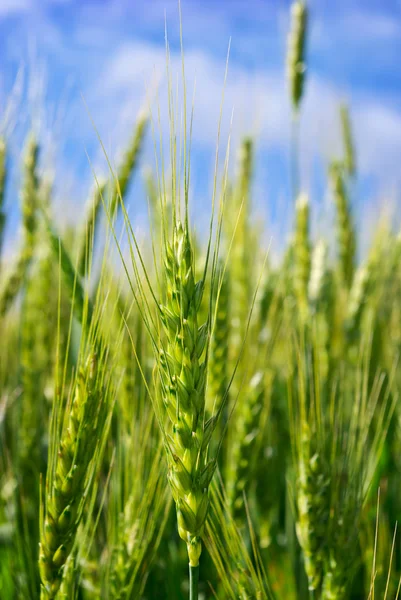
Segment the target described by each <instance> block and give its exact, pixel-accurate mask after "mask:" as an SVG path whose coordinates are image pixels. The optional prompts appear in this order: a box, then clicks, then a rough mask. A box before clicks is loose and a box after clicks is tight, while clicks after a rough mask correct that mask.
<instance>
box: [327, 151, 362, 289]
mask: <svg viewBox="0 0 401 600" xmlns="http://www.w3.org/2000/svg"><path fill="white" fill-rule="evenodd" d="M330 179H331V184H332V189H333V197H334V202H335V205H336V212H337V245H338V261H339V271H340V276H341V278H342V281H343V284H344V285H345V286H346V287H347V288H348V289H349V288H350V286H351V283H352V279H353V276H354V269H355V251H356V241H355V230H354V224H353V219H352V214H351V207H350V202H349V199H348V194H347V189H346V185H345V180H344V173H343V170H342V168H341V165H340V164H339V163H336V162H333V163H332V164H331V166H330Z"/></svg>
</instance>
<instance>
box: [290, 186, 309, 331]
mask: <svg viewBox="0 0 401 600" xmlns="http://www.w3.org/2000/svg"><path fill="white" fill-rule="evenodd" d="M295 219H296V220H295V232H294V288H295V294H296V297H297V302H298V309H299V314H300V317H301V320H302V321H303V322H304V321H305V319H306V317H307V314H308V282H309V276H310V267H311V250H310V241H309V202H308V198H307V196H306V195H304V194H302V195H301V196H299V198H298V200H297V204H296V215H295Z"/></svg>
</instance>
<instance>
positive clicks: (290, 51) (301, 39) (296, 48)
mask: <svg viewBox="0 0 401 600" xmlns="http://www.w3.org/2000/svg"><path fill="white" fill-rule="evenodd" d="M307 24H308V9H307V6H306V2H303V1H302V0H297V1H296V2H294V3H293V4H292V7H291V29H290V33H289V35H288V48H287V77H288V81H289V85H290V98H291V102H292V106H293V109H294V112H295V113H297V112H298V110H299V105H300V102H301V99H302V95H303V91H304V84H305V71H306V65H305V43H306V34H307Z"/></svg>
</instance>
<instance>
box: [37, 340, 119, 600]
mask: <svg viewBox="0 0 401 600" xmlns="http://www.w3.org/2000/svg"><path fill="white" fill-rule="evenodd" d="M109 401H110V389H109V388H108V386H107V384H106V381H105V372H104V357H103V356H101V357H99V355H98V353H95V352H94V351H91V352H89V353H88V356H87V359H86V362H85V364H84V365H82V366H81V368H80V370H79V374H78V377H77V380H76V383H75V390H74V396H73V399H72V402H71V404H70V406H69V407H67V410H66V413H65V420H64V423H63V425H62V428H61V431H60V432H59V433H58V434H57V429H56V428H55V427H56V426H57V424H53V427H54V428H53V436H52V440H51V441H52V445H51V447H50V453H51V454H50V460H49V467H48V473H47V478H46V496H45V499H46V501H45V506H44V511H43V516H42V519H41V534H40V552H39V571H40V577H41V581H42V588H41V598H42V599H43V600H45V599H46V600H47V599H49V600H50V599H52V598H55V597H56V595H57V592H58V590H59V588H60V585H61V583H62V580H63V573H64V567H65V564H66V562H67V559H68V557H69V555H70V553H71V551H72V548H73V546H74V543H75V540H76V535H77V529H78V526H79V524H80V521H81V519H82V514H83V510H84V507H85V504H86V501H87V499H88V496H89V495H90V492H91V486H92V483H93V476H94V473H95V471H96V468H97V464H98V460H99V455H100V448H101V445H102V442H103V440H104V437H105V432H106V427H107V423H108V414H109V408H108V407H109V406H110V405H109Z"/></svg>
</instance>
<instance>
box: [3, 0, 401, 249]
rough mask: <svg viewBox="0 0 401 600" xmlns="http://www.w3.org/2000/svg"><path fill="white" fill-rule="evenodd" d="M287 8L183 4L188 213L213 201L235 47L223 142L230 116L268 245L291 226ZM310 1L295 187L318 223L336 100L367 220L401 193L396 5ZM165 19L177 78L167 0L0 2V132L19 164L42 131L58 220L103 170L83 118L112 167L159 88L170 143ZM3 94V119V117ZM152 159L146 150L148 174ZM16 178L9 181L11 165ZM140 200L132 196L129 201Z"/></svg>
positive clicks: (203, 0)
mask: <svg viewBox="0 0 401 600" xmlns="http://www.w3.org/2000/svg"><path fill="white" fill-rule="evenodd" d="M289 5H290V2H289V1H287V0H182V13H183V27H184V45H185V57H186V71H187V78H188V89H190V90H192V88H193V84H194V80H195V77H196V97H195V125H194V141H193V149H194V154H193V164H194V169H193V179H192V193H193V196H194V198H195V203H196V206H197V216H198V218H199V219H200V220H202V218H203V216H204V215H206V212H207V211H205V210H204V206H205V205H207V206H208V203H209V199H210V189H211V178H212V174H213V160H214V148H215V142H216V132H217V123H218V115H219V109H220V101H221V96H222V89H223V79H224V70H225V62H226V56H227V48H228V44H229V40H230V39H231V52H230V60H229V74H228V80H227V84H226V92H225V102H224V112H223V127H222V145H223V146H224V144H225V142H226V139H227V136H228V133H229V131H230V123H231V118H232V114H233V122H232V126H231V128H232V148H233V150H232V158H231V164H232V166H233V167H234V165H235V148H236V146H237V145H238V142H239V140H240V138H241V135H243V134H248V133H251V134H253V135H255V139H256V144H257V155H256V156H257V159H256V174H257V175H256V178H255V185H254V192H255V204H256V208H255V210H256V212H257V213H258V214H260V216H261V217H263V219H265V221H266V222H267V224H268V228H269V232H270V235H272V236H273V240H274V238H276V240H279V238H280V237H281V236H282V234H283V231H284V230H285V228H286V227H287V225H288V222H289V220H290V218H291V217H290V211H289V210H288V207H289V205H290V200H289V183H288V179H289V169H288V159H289V134H290V125H289V110H290V109H289V103H288V98H287V96H288V94H287V87H286V81H285V49H286V35H287V32H288V27H289ZM309 5H310V12H311V19H310V35H309V41H308V84H307V88H306V95H305V99H304V106H303V114H302V124H301V143H302V156H301V173H302V184H303V187H304V188H305V189H306V190H307V191H308V192H309V193H310V195H311V197H312V199H313V202H314V206H315V220H316V223H317V224H319V219H322V218H323V217H322V215H324V214H325V213H326V212H327V210H328V201H327V196H328V195H327V185H326V180H325V166H326V164H327V161H328V160H329V159H330V158H331V157H333V156H336V155H337V154H338V153H339V152H341V143H340V136H339V127H338V114H337V107H338V103H339V102H340V101H342V100H345V101H347V102H349V104H350V107H351V112H352V116H353V123H354V129H355V137H356V147H357V151H358V174H359V177H358V183H357V184H356V185H355V189H354V190H353V192H354V203H355V209H356V210H359V211H361V210H363V211H364V212H369V214H370V215H371V216H372V217H371V220H374V217H375V215H376V214H377V210H376V208H375V207H378V206H382V205H383V204H384V203H385V202H393V203H394V202H396V201H397V199H398V198H399V197H398V189H399V186H400V184H401V177H400V173H401V169H400V157H401V61H400V56H401V0H336V2H333V1H332V0H311V1H310V2H309ZM165 16H166V18H167V26H168V37H169V41H170V45H171V51H172V71H173V73H175V74H176V73H178V72H179V68H180V66H179V65H180V60H179V56H180V54H179V20H178V3H177V1H176V0H140V1H139V0H0V126H1V127H2V128H4V129H5V132H6V135H7V136H8V137H9V138H10V141H11V146H12V156H13V158H14V162H15V163H16V164H17V163H19V162H20V159H21V142H22V140H23V138H24V136H25V134H26V131H27V129H28V128H29V126H30V124H31V123H33V124H34V126H35V127H36V128H37V129H38V130H39V131H40V135H41V138H42V139H43V141H44V164H45V165H46V166H49V165H52V168H53V169H54V171H55V175H56V182H57V183H56V195H57V202H58V206H59V207H60V211H61V212H62V215H63V217H64V218H67V219H74V218H77V215H79V214H80V210H81V207H82V205H83V203H84V201H85V199H86V197H87V193H88V189H89V187H90V185H91V180H92V173H91V167H90V165H89V164H88V158H87V154H86V153H88V154H89V156H90V159H91V161H93V164H94V165H95V168H96V171H97V172H99V174H100V173H101V172H102V169H103V170H104V168H105V167H104V160H102V153H101V150H100V148H99V143H98V141H97V137H96V133H95V131H94V128H93V125H92V122H91V119H93V121H94V123H95V124H96V127H97V128H98V130H99V133H100V135H101V137H102V140H103V141H104V143H105V146H106V149H107V152H108V154H109V156H110V158H111V160H112V162H113V163H115V162H116V161H117V160H118V156H119V154H118V152H119V149H121V147H123V145H124V142H125V141H126V140H127V138H128V136H129V134H130V132H131V129H132V125H133V123H134V121H135V118H136V115H137V112H138V111H139V109H140V108H141V107H142V106H146V104H147V97H149V96H150V97H151V98H153V99H154V98H155V95H156V90H157V89H160V105H161V107H162V111H161V113H162V126H163V128H164V129H165V131H166V133H167V129H166V127H167V115H166V110H165V106H166V99H165V95H164V90H165V85H164V84H165V52H164V23H165ZM174 76H175V75H174ZM12 91H13V98H14V101H13V103H12V106H13V110H7V106H9V103H8V100H9V97H10V93H11V92H12ZM82 98H84V99H85V102H84V101H83V100H82ZM85 103H86V105H87V107H86V106H85ZM88 111H89V112H88ZM233 111H234V112H233ZM89 113H90V115H89ZM17 115H18V117H17ZM153 163H154V159H153V152H152V143H151V140H149V142H148V144H147V148H146V150H145V155H144V164H149V165H152V164H153ZM12 178H13V180H14V182H17V178H18V174H17V170H16V169H14V171H13V174H12ZM10 183H11V185H10V189H12V182H10ZM139 191H140V188H139V187H138V188H135V189H134V191H133V194H132V195H133V196H134V197H135V199H136V197H137V195H136V194H135V192H138V193H139ZM7 202H8V208H9V213H10V219H9V226H8V239H9V240H10V241H11V242H12V240H13V239H15V237H16V235H17V223H18V211H17V208H16V207H17V205H18V198H16V197H14V196H13V195H12V194H9V197H8V201H7ZM366 207H369V209H370V210H369V211H366V210H365V209H366ZM142 208H143V207H142ZM135 210H137V211H139V212H140V210H141V209H140V208H138V207H137V208H135V207H133V208H132V211H133V213H135ZM10 245H11V244H10Z"/></svg>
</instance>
